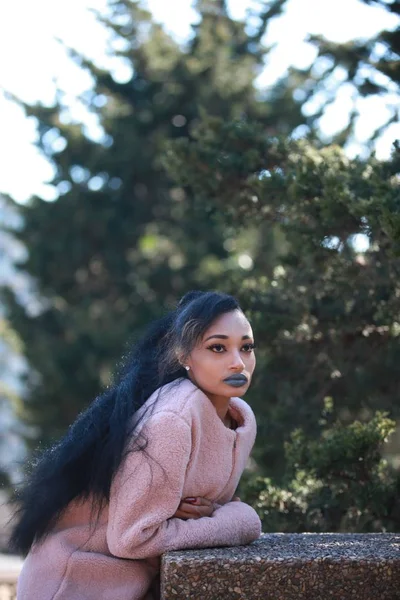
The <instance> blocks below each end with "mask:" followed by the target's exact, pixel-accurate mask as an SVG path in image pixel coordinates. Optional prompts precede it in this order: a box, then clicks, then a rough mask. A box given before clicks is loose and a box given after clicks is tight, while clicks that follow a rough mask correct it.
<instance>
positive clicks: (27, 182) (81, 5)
mask: <svg viewBox="0 0 400 600" xmlns="http://www.w3.org/2000/svg"><path fill="white" fill-rule="evenodd" d="M172 2H173V10H171V6H172V5H171V2H168V1H167V0H147V2H146V4H147V6H148V7H149V9H150V10H151V11H152V12H153V15H154V17H155V19H156V20H157V21H159V22H161V23H163V24H164V26H165V28H166V30H167V31H168V32H170V33H171V34H172V35H173V36H174V37H175V38H176V39H177V40H178V41H179V42H182V43H184V42H185V40H187V38H188V36H189V35H190V33H191V29H190V24H191V23H195V22H196V21H197V19H198V16H197V14H196V12H195V11H194V9H193V8H192V2H191V0H172ZM106 4H107V2H106V0H57V1H54V0H35V1H34V2H33V1H32V0H19V1H18V2H1V3H0V56H1V57H2V60H1V62H0V156H1V157H2V159H1V164H2V168H1V169H0V192H3V193H7V194H10V195H11V196H12V197H13V198H14V199H15V200H16V201H17V202H25V201H26V200H27V199H28V198H29V197H30V196H31V195H33V194H38V195H40V196H41V197H43V198H44V199H45V200H48V201H53V200H55V199H56V194H55V191H54V188H53V186H51V185H50V184H49V182H50V180H51V178H52V175H53V169H52V166H51V165H50V164H49V163H48V162H47V160H46V159H45V158H44V157H43V156H41V155H40V153H39V152H38V150H37V149H36V147H35V146H34V142H35V139H36V136H37V133H36V126H35V122H34V120H33V119H31V118H27V117H26V116H25V115H24V112H23V110H22V109H21V108H20V107H18V106H17V105H16V104H15V103H14V102H13V101H12V100H11V99H10V98H9V97H8V95H7V93H5V92H9V93H11V94H13V95H15V96H17V97H19V98H21V99H22V100H23V101H25V102H28V103H34V102H37V101H40V102H42V103H44V104H51V102H52V101H53V100H54V97H55V91H56V89H57V87H59V88H60V89H62V90H64V92H65V93H66V98H67V99H68V103H69V105H70V114H71V116H72V118H73V119H74V120H77V121H82V122H84V123H85V128H86V132H87V135H89V136H90V137H92V138H93V139H100V138H101V136H102V131H101V128H100V127H99V126H98V124H97V122H96V118H95V117H94V116H93V115H90V114H88V113H87V112H86V111H85V110H84V107H83V105H82V104H81V103H80V102H79V100H78V98H79V95H80V94H82V92H84V91H85V90H87V89H88V88H90V86H91V80H90V77H89V75H88V74H86V73H85V72H83V71H81V70H80V69H79V68H78V67H77V66H76V65H75V64H74V63H73V62H72V61H71V59H70V58H68V57H67V55H66V52H65V50H64V48H63V46H62V44H60V42H59V40H62V41H63V42H64V43H65V45H66V46H70V47H73V48H74V49H76V50H77V51H78V52H79V53H82V54H83V55H85V56H86V57H88V58H90V59H92V60H94V61H95V62H96V63H97V64H98V65H99V66H104V67H107V68H109V69H110V70H111V71H112V73H113V76H114V77H115V78H116V79H117V80H120V81H124V80H127V79H129V75H130V71H129V68H127V66H126V65H123V64H121V62H120V61H119V60H118V59H116V58H115V57H112V56H110V55H108V54H107V41H108V37H107V35H108V34H107V32H106V31H105V29H104V27H103V26H102V25H101V24H100V23H98V22H97V21H96V18H95V16H94V14H93V13H92V12H90V9H96V10H99V11H100V12H101V11H104V10H105V8H106ZM257 5H259V2H256V0H253V1H252V0H230V2H228V6H229V9H230V12H231V15H232V16H233V17H234V18H238V19H242V18H244V17H245V13H246V9H248V8H249V7H251V6H257ZM21 15H23V19H21ZM396 22H398V20H397V19H396V17H394V16H393V15H392V16H391V15H388V14H387V13H386V12H385V11H384V10H383V9H380V8H378V7H374V6H367V5H366V4H364V3H362V2H360V0H289V2H288V5H287V10H286V13H285V14H284V15H283V16H282V17H279V18H278V19H276V20H275V21H274V22H273V23H272V24H271V26H270V28H269V31H268V35H267V36H266V39H265V40H264V41H265V43H267V44H271V43H274V42H277V47H276V49H275V50H274V51H273V53H272V55H271V56H270V59H269V63H268V65H267V66H266V68H265V69H264V70H263V72H262V73H261V74H260V76H259V78H258V82H257V83H258V85H260V86H262V87H264V88H265V87H266V86H271V85H273V83H274V82H275V81H276V79H277V78H278V77H279V76H281V75H282V74H283V73H284V71H285V69H287V67H288V66H289V65H290V64H293V65H295V66H297V67H306V66H308V65H309V64H311V63H312V61H313V60H314V58H315V50H314V49H313V48H312V47H311V46H310V45H309V44H307V43H306V42H305V41H304V39H305V37H306V35H307V34H310V33H315V34H323V35H324V36H326V37H327V38H329V39H331V40H333V41H336V42H345V41H348V40H352V39H354V38H358V37H369V36H371V35H373V34H374V33H376V32H377V31H378V30H380V29H383V28H389V29H393V28H395V27H396ZM352 93H353V92H352V90H351V89H350V86H343V88H342V89H341V91H340V92H339V93H338V95H337V98H336V101H335V103H334V105H333V106H331V107H330V108H329V109H328V110H327V111H326V113H325V115H324V117H323V118H322V119H321V122H320V126H321V130H322V131H323V132H325V133H326V134H327V135H329V134H331V133H333V132H334V131H335V130H337V129H339V128H340V127H341V126H344V125H345V124H346V120H347V114H348V111H349V109H350V107H351V103H352ZM396 101H397V102H398V97H396V95H395V92H393V93H392V94H391V96H388V97H387V98H386V99H385V100H382V99H381V100H379V99H374V98H370V99H363V100H361V104H360V110H361V116H360V118H359V120H358V124H357V138H358V141H357V142H356V143H355V144H353V145H352V146H350V147H349V148H348V153H349V155H350V156H354V155H356V154H358V153H359V152H361V151H362V148H363V145H362V144H363V141H365V140H367V139H368V137H369V136H370V135H371V133H372V132H373V130H374V129H375V128H376V127H377V126H379V124H381V123H382V122H384V120H385V116H386V115H387V111H388V109H387V106H386V103H388V102H390V103H395V102H396ZM311 108H312V107H309V109H311ZM397 138H400V125H399V124H397V125H392V126H391V127H390V129H389V130H388V131H387V132H386V134H385V135H384V136H383V137H382V138H381V139H380V140H379V142H378V144H377V147H376V149H377V155H378V157H380V158H386V157H387V156H388V155H389V153H390V147H391V145H392V143H393V141H394V140H395V139H397Z"/></svg>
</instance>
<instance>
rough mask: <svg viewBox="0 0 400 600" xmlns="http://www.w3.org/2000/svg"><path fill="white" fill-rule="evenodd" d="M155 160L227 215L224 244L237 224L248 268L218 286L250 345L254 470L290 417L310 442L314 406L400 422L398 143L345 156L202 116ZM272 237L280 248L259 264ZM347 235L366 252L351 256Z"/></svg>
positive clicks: (274, 454)
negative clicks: (237, 305)
mask: <svg viewBox="0 0 400 600" xmlns="http://www.w3.org/2000/svg"><path fill="white" fill-rule="evenodd" d="M164 162H165V164H166V166H167V168H168V169H169V172H170V174H171V176H172V177H173V178H174V179H175V180H176V181H177V182H178V183H179V185H182V187H184V189H185V191H186V190H187V189H189V190H191V192H192V195H193V198H194V200H193V201H194V203H195V204H198V205H202V206H204V207H207V206H208V205H210V206H212V207H213V208H214V209H219V210H220V211H221V213H223V214H224V219H225V222H226V224H227V229H228V228H230V231H231V235H232V238H231V240H232V242H231V243H232V244H235V243H236V236H235V234H234V233H233V232H236V231H238V230H239V228H240V229H244V230H245V233H244V238H243V239H242V245H241V248H240V251H241V253H242V261H243V264H245V265H247V267H248V269H249V270H248V274H247V276H246V275H244V274H243V271H242V272H238V270H237V269H234V270H233V271H231V272H226V273H225V276H224V283H225V287H228V288H229V290H230V291H231V292H233V293H235V292H238V291H239V290H240V298H241V301H242V305H243V306H244V308H245V309H246V313H247V314H249V316H250V318H251V321H252V323H253V326H254V328H255V330H256V332H257V340H258V342H259V345H260V346H261V348H260V349H259V350H258V354H257V357H258V366H257V370H256V378H255V386H254V388H253V389H252V390H251V391H250V392H249V397H250V399H251V402H252V405H254V407H255V409H256V413H257V416H258V422H259V435H258V443H257V448H256V453H255V456H256V458H257V460H258V462H259V464H260V465H263V466H264V468H266V469H267V472H268V473H273V474H274V475H275V476H276V477H278V478H279V474H282V473H283V472H284V456H283V453H279V452H278V451H277V449H278V448H282V443H283V441H284V439H286V437H287V433H288V431H290V429H291V428H293V427H291V425H292V426H294V425H295V424H296V425H297V426H301V427H302V428H304V431H305V432H306V433H308V434H310V435H313V436H318V433H319V430H320V426H321V422H320V419H321V411H322V410H323V407H324V403H325V402H329V403H333V405H334V407H335V411H334V413H333V415H332V416H335V417H336V416H339V417H340V418H341V419H342V421H343V422H350V421H351V420H352V419H354V418H356V417H363V418H364V419H365V418H371V417H372V416H373V414H374V411H375V410H376V409H386V410H388V411H391V412H392V415H395V416H396V417H397V418H398V417H399V414H400V373H399V370H398V366H397V365H398V361H399V359H400V343H399V340H400V318H399V317H400V287H399V275H400V258H399V257H400V243H399V242H400V194H399V178H398V173H399V165H400V153H399V148H398V146H397V148H396V151H395V152H394V154H393V157H392V159H391V160H390V161H387V162H379V161H377V160H376V159H375V158H374V157H371V158H370V159H369V160H367V161H363V160H359V159H354V160H350V159H348V158H347V157H346V155H345V154H344V152H343V150H341V149H340V148H339V147H338V146H331V147H327V148H323V149H316V148H314V147H313V146H312V145H310V144H309V143H308V142H306V141H305V140H301V141H294V140H289V141H287V140H284V139H279V138H276V137H272V138H270V137H268V136H267V135H265V132H264V131H263V130H262V127H261V126H260V125H259V124H257V123H246V122H244V121H235V122H232V123H226V122H223V121H222V120H221V119H218V118H211V117H209V118H207V119H206V120H205V121H204V123H203V124H202V125H201V126H200V127H198V128H197V130H196V131H195V132H193V136H192V139H191V140H189V139H183V140H179V141H175V142H173V143H170V145H169V149H168V151H167V152H166V155H165V159H164ZM183 165H184V166H185V168H184V169H183ZM271 231H274V232H275V233H277V232H278V231H279V235H280V239H281V246H280V247H281V252H280V253H279V254H278V253H276V255H275V260H274V262H273V263H272V264H268V262H265V260H264V259H265V257H266V256H267V257H268V252H266V250H265V244H266V243H267V245H268V243H269V242H268V241H267V242H266V240H268V239H269V238H270V237H271ZM357 236H364V238H362V239H363V240H364V242H365V240H368V244H369V247H368V249H367V250H365V251H363V252H359V251H358V250H357ZM358 239H359V238H358ZM322 418H323V423H325V422H326V421H327V420H329V418H328V417H326V418H325V417H324V416H322Z"/></svg>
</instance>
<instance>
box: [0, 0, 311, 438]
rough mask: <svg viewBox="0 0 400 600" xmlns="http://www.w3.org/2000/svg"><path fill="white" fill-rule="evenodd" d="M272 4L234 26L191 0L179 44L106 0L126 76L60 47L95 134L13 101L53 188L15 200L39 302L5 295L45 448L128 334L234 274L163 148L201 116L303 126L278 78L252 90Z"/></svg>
mask: <svg viewBox="0 0 400 600" xmlns="http://www.w3.org/2000/svg"><path fill="white" fill-rule="evenodd" d="M283 4H284V2H282V1H275V2H270V3H268V7H267V8H266V9H264V12H263V13H260V15H259V17H258V24H256V25H254V26H253V27H252V32H251V33H247V29H246V24H245V23H240V22H236V21H234V20H232V19H231V18H230V17H229V16H228V14H227V12H226V8H225V4H224V2H222V1H217V0H215V1H211V0H210V1H208V2H200V3H199V4H198V9H199V11H200V16H201V20H200V22H199V24H198V25H196V27H195V28H194V32H193V37H192V38H191V40H190V41H189V42H188V44H187V46H186V47H185V48H181V47H180V46H179V45H178V44H177V43H175V42H174V41H173V40H172V39H171V38H170V37H169V36H168V35H167V34H166V33H165V32H164V31H163V29H162V27H160V26H159V25H157V24H155V23H154V22H153V21H152V18H151V15H150V14H149V13H148V12H146V11H145V10H143V9H142V8H141V6H140V4H138V3H137V2H130V1H128V0H126V1H125V0H121V1H116V2H112V3H111V4H110V11H109V15H108V16H107V18H105V17H102V19H103V22H104V25H105V26H106V27H108V28H109V30H110V33H111V43H112V44H113V46H114V50H113V52H114V53H115V52H116V51H115V47H116V45H117V42H118V48H119V50H118V52H117V54H118V55H119V57H120V59H121V60H123V61H124V62H125V64H126V65H128V66H130V68H131V70H132V76H131V78H130V79H129V81H127V82H126V83H120V82H117V81H116V80H115V79H114V78H113V76H112V75H111V73H110V72H108V71H107V70H104V69H102V68H99V67H98V66H96V65H95V64H94V63H93V62H91V61H89V60H87V59H85V58H84V57H82V56H78V55H77V54H76V53H74V52H72V51H71V56H72V58H73V59H74V60H75V61H76V62H77V63H79V64H80V65H81V67H82V68H83V69H86V70H87V71H88V72H89V73H90V74H91V77H92V78H93V89H92V90H89V91H88V92H87V93H86V94H85V95H84V97H83V101H84V102H86V104H87V108H88V109H89V110H90V111H92V112H93V113H94V114H95V115H97V117H98V121H99V124H100V126H101V127H102V129H103V133H104V134H103V137H102V139H101V140H100V141H94V140H93V139H91V138H90V137H89V136H88V134H87V130H86V129H85V127H84V126H83V125H82V124H81V123H75V122H72V121H71V119H70V117H69V114H68V107H67V105H66V101H65V99H64V97H63V94H62V93H61V92H59V94H58V98H57V102H56V103H55V104H54V106H50V107H46V106H42V105H38V106H25V109H26V112H27V114H28V115H30V116H33V117H35V118H36V119H37V123H38V132H39V141H38V146H39V148H40V149H41V151H42V152H43V153H44V154H45V156H47V157H48V158H49V160H51V162H52V164H53V165H54V167H55V176H54V179H53V181H52V183H53V185H54V186H56V188H57V190H58V193H59V198H58V199H57V201H55V202H53V203H48V202H45V201H43V200H42V199H41V198H39V197H34V198H32V199H31V200H30V202H29V203H27V205H25V206H21V207H20V213H21V215H22V218H23V221H24V227H23V230H22V231H21V232H20V233H18V237H19V238H20V239H21V240H22V241H23V243H24V244H25V245H26V248H27V251H28V256H27V258H26V260H24V261H21V263H20V269H21V271H24V272H26V273H28V274H29V275H30V276H32V277H33V279H34V281H35V284H36V288H37V294H38V296H39V297H40V299H41V303H42V306H41V310H39V311H36V312H35V313H34V314H32V313H29V312H28V311H27V310H26V307H24V306H23V305H21V304H20V303H19V302H18V301H17V299H16V298H15V296H14V294H13V293H12V291H10V290H5V298H6V305H7V311H8V316H9V319H10V322H11V323H12V326H13V327H14V328H15V330H16V331H17V332H18V334H19V336H20V337H21V339H22V340H23V343H24V348H25V353H26V358H27V361H28V363H29V365H30V367H31V370H30V372H29V375H28V377H27V379H26V382H25V385H26V390H27V392H26V395H25V398H24V406H23V418H24V420H25V422H26V423H28V424H29V425H33V426H35V428H36V429H35V431H37V434H36V435H35V440H36V438H37V437H38V438H40V439H41V440H42V443H43V444H45V445H46V444H48V443H49V442H50V441H52V440H53V439H54V438H56V437H58V436H59V435H60V434H62V433H63V432H64V431H65V429H66V427H67V426H68V425H69V424H70V423H71V422H72V421H73V420H74V418H75V416H76V415H77V413H79V412H80V411H81V410H82V409H83V408H84V407H85V406H86V405H87V403H88V402H89V401H91V400H92V398H93V397H94V396H95V395H96V394H97V393H98V392H99V391H100V389H101V388H102V387H103V386H105V385H107V383H108V382H109V379H110V370H111V368H112V365H113V364H114V361H115V360H116V358H117V357H118V356H120V354H121V353H122V351H123V350H124V343H125V341H126V340H127V338H128V337H132V338H133V339H134V338H135V337H136V336H138V335H140V333H141V330H142V328H143V326H144V325H145V324H146V323H148V322H149V321H150V320H151V319H153V318H154V317H156V316H158V315H159V314H160V312H162V311H163V310H165V309H166V308H169V307H170V306H171V305H172V304H173V303H175V301H176V299H177V298H178V297H179V296H180V295H181V294H183V293H184V292H185V291H187V290H188V289H197V288H221V287H223V285H221V280H222V275H223V274H224V272H225V269H228V270H229V269H233V268H236V269H237V268H238V267H237V263H235V265H233V261H232V258H231V255H232V252H231V251H230V250H229V247H228V246H226V244H225V242H226V240H227V235H226V233H225V224H224V221H223V219H221V218H220V219H218V218H214V219H212V218H211V215H212V213H213V208H212V207H210V208H209V209H205V208H204V207H203V206H201V205H195V204H194V203H192V202H191V199H190V197H188V195H187V192H186V191H185V190H183V189H182V187H180V186H177V185H175V184H171V182H170V180H169V179H168V177H167V175H166V174H165V172H164V170H163V167H162V156H163V153H164V143H165V141H166V140H173V139H178V138H180V137H183V136H186V135H188V133H189V131H190V129H191V128H192V126H193V124H195V123H196V122H197V121H198V120H199V119H200V118H201V115H202V114H203V113H210V114H213V115H217V116H220V117H222V118H223V119H234V118H241V117H246V118H251V119H254V118H257V119H259V121H260V122H261V123H262V125H263V128H266V129H267V130H270V131H271V132H272V131H274V132H275V131H277V130H278V131H281V132H282V133H288V132H289V131H290V130H291V129H292V128H293V127H295V126H297V125H298V124H300V123H301V122H302V121H303V117H302V115H301V110H300V105H299V104H297V103H296V102H295V101H294V100H293V99H292V98H291V97H290V95H288V92H287V90H286V89H285V87H284V86H283V85H280V86H278V87H277V88H276V90H273V91H272V93H271V94H270V97H268V96H267V94H266V93H264V95H263V97H261V95H260V93H259V91H257V90H256V89H255V87H254V80H255V77H256V76H257V74H258V72H259V69H260V68H261V65H262V62H263V60H264V58H265V56H266V55H267V53H268V49H267V48H265V47H264V46H263V45H262V44H261V41H260V40H261V37H262V34H263V32H264V31H265V30H266V29H267V27H268V24H269V22H270V20H271V19H272V18H273V17H274V16H275V15H277V14H279V12H280V10H281V9H282V6H283ZM267 100H268V101H267ZM35 440H33V442H32V443H35Z"/></svg>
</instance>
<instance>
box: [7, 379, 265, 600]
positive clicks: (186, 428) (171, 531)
mask: <svg viewBox="0 0 400 600" xmlns="http://www.w3.org/2000/svg"><path fill="white" fill-rule="evenodd" d="M177 383H178V386H177V387H176V384H177ZM161 392H162V395H161V397H160V399H159V400H158V401H157V404H156V405H155V410H154V412H153V413H152V414H151V415H150V417H148V418H147V417H146V420H145V424H144V429H143V431H144V432H145V435H146V437H147V439H148V440H149V443H148V446H147V449H146V452H147V453H148V455H149V456H150V457H151V459H148V458H147V457H146V455H144V454H143V453H142V452H131V453H129V454H128V457H127V459H126V460H125V462H123V463H122V465H121V467H120V469H119V471H118V472H117V474H116V476H115V478H114V481H113V484H112V487H111V493H110V502H109V504H108V506H107V507H106V508H105V509H104V510H103V512H102V514H101V517H100V520H99V521H98V522H97V523H94V522H93V518H92V515H91V503H90V502H89V501H86V502H82V501H81V502H77V501H73V502H72V503H71V504H70V505H69V506H68V507H67V509H66V510H65V512H64V514H63V515H62V517H61V518H60V519H59V521H58V522H57V524H56V526H55V527H54V528H53V530H52V532H51V533H50V535H49V536H48V537H47V538H46V539H45V540H44V541H43V542H41V543H38V544H35V545H34V546H33V547H32V549H31V551H30V553H29V554H28V556H27V558H26V560H25V562H24V566H23V569H22V572H21V575H20V577H19V580H18V587H17V600H99V599H101V600H150V599H151V598H153V595H152V593H153V592H151V591H150V586H151V585H152V582H153V584H154V581H156V579H157V575H158V573H159V567H160V556H161V554H162V553H164V552H166V551H168V550H177V549H183V548H207V547H212V546H235V545H240V544H247V543H249V542H251V541H253V540H255V539H257V538H258V537H259V536H260V533H261V523H260V519H259V517H258V515H257V513H256V512H255V511H254V509H253V508H251V507H250V506H249V505H248V504H245V503H244V502H231V499H232V497H233V495H234V493H235V490H236V487H237V485H238V483H239V479H240V477H241V475H242V472H243V469H244V467H245V466H246V463H247V461H248V458H249V455H250V452H251V449H252V447H253V444H254V440H255V436H256V421H255V417H254V413H253V411H252V410H251V408H250V406H249V405H248V404H247V403H246V402H245V401H244V400H242V399H240V398H231V400H230V403H229V412H230V414H231V415H232V417H233V418H234V419H235V420H236V421H237V423H238V427H237V429H236V430H232V429H228V428H227V427H226V426H225V425H224V423H223V422H222V420H221V419H220V418H219V416H218V414H217V412H216V409H215V407H214V405H213V404H212V402H211V401H210V400H209V399H208V398H207V396H206V395H205V394H204V393H203V392H202V391H201V390H200V389H199V388H197V387H196V386H195V385H194V384H193V383H192V382H191V381H190V380H188V379H183V378H182V379H181V380H179V381H178V382H174V383H173V384H167V385H166V386H163V387H162V388H161ZM157 394H158V391H156V392H155V393H154V394H153V395H152V396H151V397H150V398H149V399H148V400H147V401H146V403H145V404H144V406H143V407H142V408H141V409H140V411H139V413H138V414H141V413H142V411H144V410H145V408H146V407H147V406H150V404H152V402H153V400H155V399H156V397H157ZM142 426H143V425H142ZM190 496H203V497H206V498H209V499H210V500H213V501H214V502H216V503H217V508H216V510H215V511H214V513H213V515H212V516H211V517H202V518H200V519H188V520H184V519H178V518H175V517H173V515H174V513H175V511H176V510H177V508H178V505H179V503H180V502H181V500H182V498H184V497H190ZM152 589H153V587H152ZM154 594H155V595H157V592H156V591H155V592H154Z"/></svg>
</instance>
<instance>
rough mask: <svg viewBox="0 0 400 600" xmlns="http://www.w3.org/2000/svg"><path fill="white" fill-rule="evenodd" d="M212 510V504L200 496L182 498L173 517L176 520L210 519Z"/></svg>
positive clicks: (213, 508)
mask: <svg viewBox="0 0 400 600" xmlns="http://www.w3.org/2000/svg"><path fill="white" fill-rule="evenodd" d="M214 510H215V506H214V502H211V500H208V498H202V497H201V496H197V497H196V498H184V499H183V500H182V502H181V503H180V505H179V506H178V510H177V511H176V513H175V514H174V515H173V517H176V518H178V519H200V518H201V517H211V515H212V514H213V512H214Z"/></svg>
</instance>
